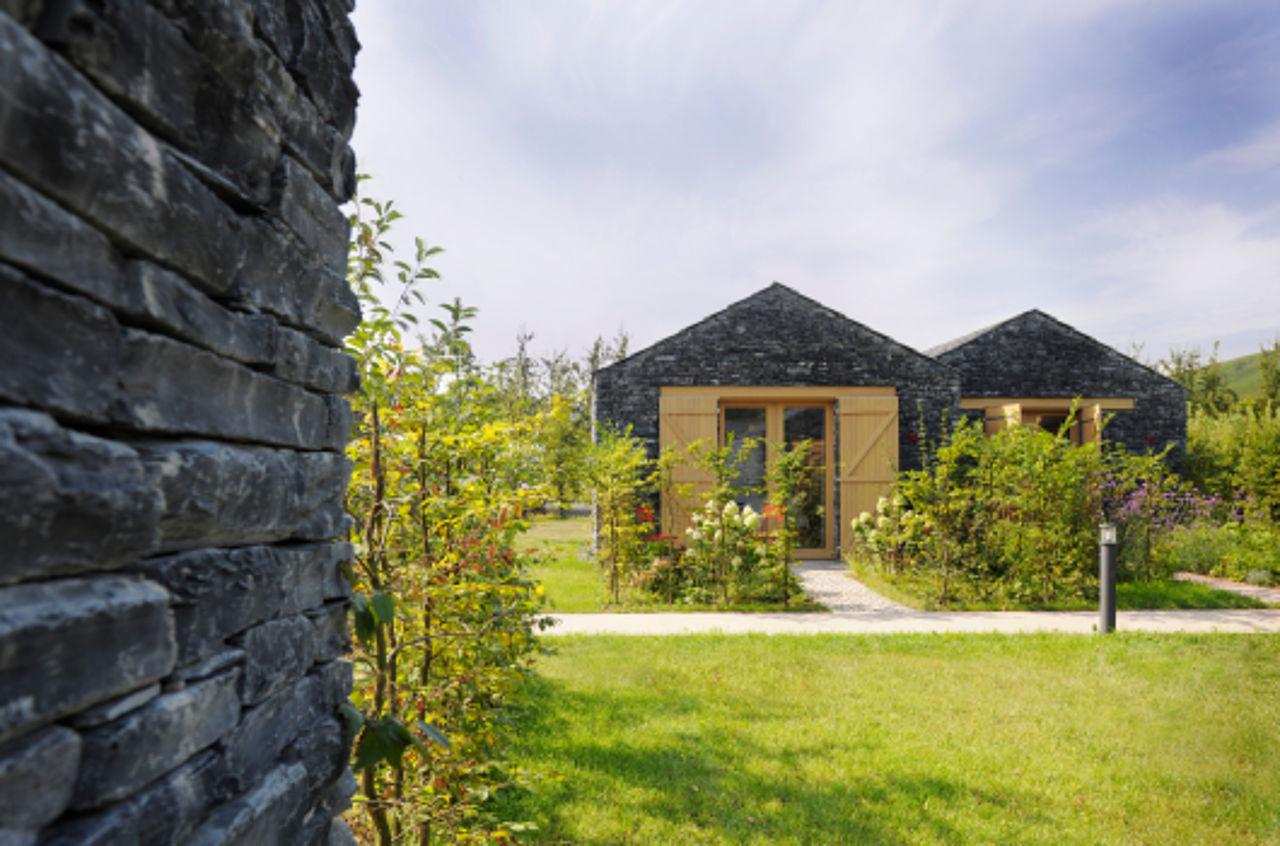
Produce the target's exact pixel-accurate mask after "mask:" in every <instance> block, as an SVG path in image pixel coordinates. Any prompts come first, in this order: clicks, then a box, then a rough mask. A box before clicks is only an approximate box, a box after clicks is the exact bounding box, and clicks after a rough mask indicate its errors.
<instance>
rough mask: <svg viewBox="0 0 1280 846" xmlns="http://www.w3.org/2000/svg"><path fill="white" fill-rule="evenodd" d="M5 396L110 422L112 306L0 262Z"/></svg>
mask: <svg viewBox="0 0 1280 846" xmlns="http://www.w3.org/2000/svg"><path fill="white" fill-rule="evenodd" d="M0 316H3V317H0V322H2V324H3V326H2V329H0V361H3V362H4V367H3V368H0V399H5V400H8V401H9V402H12V403H14V404H17V405H27V406H36V407H40V408H45V409H48V410H49V411H53V412H55V413H58V414H61V415H64V416H66V417H70V418H74V419H77V420H82V421H86V422H91V423H105V422H107V409H108V407H109V406H110V404H111V402H112V400H113V399H114V398H115V396H116V393H117V391H118V388H117V386H116V383H115V379H114V378H113V377H114V374H115V370H116V368H117V367H118V362H119V358H120V351H119V335H120V327H119V326H118V325H117V324H116V321H115V318H113V317H112V316H111V313H110V312H108V311H107V310H106V309H103V308H101V307H100V306H97V305H95V304H93V303H91V302H90V301H88V300H86V299H83V298H82V297H73V296H68V295H66V294H61V293H58V292H57V291H54V290H53V289H51V288H47V287H45V286H43V285H40V284H37V283H36V282H34V281H32V280H31V279H30V278H28V277H27V276H25V275H24V274H22V273H19V272H18V271H16V270H14V269H12V268H9V267H6V266H5V265H0Z"/></svg>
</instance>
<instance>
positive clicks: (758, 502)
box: [724, 406, 768, 513]
mask: <svg viewBox="0 0 1280 846" xmlns="http://www.w3.org/2000/svg"><path fill="white" fill-rule="evenodd" d="M767 423H768V414H767V409H765V408H763V407H758V408H756V407H735V406H729V407H727V408H725V410H724V431H725V442H726V443H728V441H729V436H730V435H732V436H733V443H734V457H735V458H736V457H742V459H743V460H742V463H741V464H739V465H738V475H737V477H736V478H735V479H734V484H735V485H737V486H738V487H740V488H749V489H750V491H749V493H747V494H746V495H744V496H739V497H738V504H739V505H750V506H751V507H752V508H754V509H755V510H756V511H759V512H761V513H763V512H764V502H765V496H764V470H765V464H764V460H765V438H766V435H767ZM747 438H752V439H754V441H755V443H754V444H753V445H752V446H751V449H750V452H748V453H747V454H746V455H745V456H744V455H743V453H742V449H743V447H742V443H743V441H744V440H746V439H747Z"/></svg>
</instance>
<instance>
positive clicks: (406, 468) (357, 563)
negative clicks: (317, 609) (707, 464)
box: [344, 199, 543, 846]
mask: <svg viewBox="0 0 1280 846" xmlns="http://www.w3.org/2000/svg"><path fill="white" fill-rule="evenodd" d="M357 209H358V212H357V214H356V215H355V217H354V219H353V236H354V243H353V246H352V252H351V259H350V265H349V277H350V281H351V284H352V285H353V287H354V288H355V290H356V291H357V293H358V294H359V296H360V299H361V301H362V304H363V306H364V310H365V320H364V322H363V323H362V325H361V326H360V328H359V329H358V331H357V332H356V333H355V334H354V335H353V336H352V337H351V339H350V341H349V348H350V351H351V352H352V353H353V354H354V355H355V356H356V359H357V361H358V362H359V367H360V374H361V379H362V390H361V392H360V393H359V394H358V395H357V396H355V397H354V398H353V404H354V408H355V411H356V414H357V417H358V421H359V423H358V426H357V431H356V433H355V437H354V438H353V439H352V441H351V443H350V445H349V447H348V452H349V455H350V457H351V459H352V461H353V462H354V472H353V476H352V481H351V486H350V489H349V491H348V498H347V506H348V510H349V512H350V514H351V516H352V517H353V518H354V528H353V529H352V535H351V539H352V541H353V542H354V544H355V550H356V554H355V560H354V561H353V563H352V565H351V570H350V574H349V576H350V578H351V580H352V583H353V585H354V589H355V595H354V602H353V618H352V628H353V630H354V634H355V639H356V646H355V652H354V655H353V657H354V660H355V662H356V679H355V690H354V691H353V694H352V698H351V703H350V705H348V706H347V707H346V708H345V709H344V710H345V716H346V718H347V721H348V726H349V729H350V730H351V732H352V734H353V736H354V741H355V743H354V758H353V761H352V767H353V769H354V770H355V771H356V773H357V774H358V777H359V781H360V790H359V792H358V794H357V796H356V810H355V812H353V813H354V814H355V815H356V816H354V817H353V818H352V822H353V824H354V827H355V828H356V829H357V830H358V831H359V832H360V833H361V834H362V835H363V838H364V839H365V840H367V841H372V842H377V843H379V844H382V846H389V844H392V843H397V844H399V843H408V842H414V843H419V844H424V845H425V844H429V843H442V842H458V841H467V842H503V841H504V838H506V836H507V835H506V834H505V833H504V832H505V831H506V829H504V827H503V825H502V823H503V821H502V820H499V819H496V818H494V817H493V816H492V815H491V814H490V813H488V811H487V806H486V804H485V800H486V799H487V797H488V796H490V795H491V794H492V793H493V792H494V791H496V790H499V789H501V788H503V787H505V786H508V785H520V784H527V783H529V782H530V781H531V779H532V778H533V777H532V776H531V775H530V774H529V773H527V772H525V771H523V770H521V769H520V768H518V767H514V766H511V765H508V764H507V763H506V761H507V759H506V756H505V750H506V747H507V744H508V742H509V741H510V737H511V731H512V716H513V714H514V712H515V709H517V708H518V706H519V703H520V702H521V700H522V697H523V693H522V691H523V688H524V684H525V680H526V676H527V673H528V671H529V666H530V661H531V659H532V657H533V654H534V651H535V640H534V630H535V619H536V617H535V615H536V613H537V611H538V609H539V591H538V589H537V587H536V586H535V585H534V583H533V582H532V581H530V580H529V579H528V578H527V575H526V573H525V570H524V562H523V561H522V560H521V558H520V556H518V555H517V552H516V549H517V546H516V536H517V534H518V533H519V532H520V531H521V530H522V529H523V528H524V523H523V521H522V520H521V515H522V514H523V513H524V511H525V510H526V509H528V508H529V507H530V506H531V505H532V504H533V503H534V502H535V501H541V499H542V497H543V492H542V490H541V489H540V487H539V486H538V482H539V480H538V479H537V478H535V477H531V475H530V467H531V466H536V462H531V461H530V460H529V459H530V456H531V455H535V454H536V453H537V430H536V428H535V427H534V426H533V425H532V424H531V423H530V422H529V421H528V420H512V419H509V418H507V417H506V416H505V415H504V414H503V413H502V408H501V405H500V403H499V402H498V400H497V397H498V393H497V391H496V390H495V389H494V387H493V385H492V383H491V381H490V380H489V379H488V378H486V376H485V375H484V374H483V373H482V372H481V371H480V370H479V369H478V368H477V367H476V365H475V362H474V359H473V357H472V356H471V354H470V349H469V347H468V345H467V343H466V335H467V333H468V331H469V329H470V327H469V325H468V321H469V320H470V319H471V318H472V317H473V316H474V310H473V309H469V308H467V307H465V306H463V305H462V304H460V303H458V302H456V301H455V302H454V303H452V304H449V305H447V306H446V307H445V312H446V314H445V316H444V317H443V318H441V319H438V320H432V321H431V326H432V329H431V333H430V335H419V336H418V343H417V344H416V345H412V346H411V345H410V339H409V338H408V337H406V336H407V335H408V334H409V332H410V331H411V330H412V329H413V328H414V320H413V317H412V315H411V314H410V313H409V312H408V311H407V310H406V309H405V305H406V304H407V303H410V302H420V301H422V299H423V295H422V292H421V290H420V285H421V284H422V283H424V282H425V281H426V280H429V279H432V278H434V277H435V275H436V274H435V272H434V271H432V270H431V269H429V268H428V267H427V266H426V262H427V261H429V260H430V259H431V258H432V256H433V255H434V254H435V253H436V252H438V250H437V249H435V248H428V247H427V246H426V245H425V244H424V243H423V242H422V241H421V240H419V241H417V242H416V255H415V257H414V261H413V262H412V263H409V262H400V261H396V262H392V261H391V258H390V252H391V248H390V246H389V245H388V244H387V243H386V233H387V232H388V230H389V228H390V227H391V225H392V224H393V222H394V221H395V220H396V218H397V217H398V213H397V212H396V211H395V210H394V208H393V207H392V205H391V204H390V203H386V204H382V203H378V202H375V201H373V200H369V199H363V200H361V201H360V204H359V205H358V207H357ZM392 271H393V272H394V277H393V278H387V277H386V276H384V273H388V274H390V273H391V272H392ZM387 289H390V290H392V291H395V293H396V296H395V297H394V299H393V304H392V305H391V306H390V307H388V306H386V305H384V304H383V302H382V300H381V299H380V297H379V296H378V295H379V292H380V291H382V290H387ZM508 828H509V827H508Z"/></svg>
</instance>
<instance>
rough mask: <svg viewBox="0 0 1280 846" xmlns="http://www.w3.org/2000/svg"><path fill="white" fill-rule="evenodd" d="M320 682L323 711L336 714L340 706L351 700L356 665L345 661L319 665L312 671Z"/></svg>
mask: <svg viewBox="0 0 1280 846" xmlns="http://www.w3.org/2000/svg"><path fill="white" fill-rule="evenodd" d="M311 675H313V676H315V677H316V679H317V680H318V681H319V682H320V696H321V700H322V704H323V710H324V711H325V713H328V714H336V713H337V712H338V706H340V705H341V704H342V703H343V702H346V701H347V700H348V699H350V698H351V684H352V682H353V681H354V679H355V665H354V664H352V663H351V662H350V661H347V660H344V659H341V658H339V659H335V660H333V661H328V662H325V663H323V664H317V665H316V667H315V669H314V670H312V671H311Z"/></svg>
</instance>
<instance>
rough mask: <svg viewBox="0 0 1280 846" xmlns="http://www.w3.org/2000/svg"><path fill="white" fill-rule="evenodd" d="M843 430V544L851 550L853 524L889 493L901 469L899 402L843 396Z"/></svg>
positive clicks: (889, 398)
mask: <svg viewBox="0 0 1280 846" xmlns="http://www.w3.org/2000/svg"><path fill="white" fill-rule="evenodd" d="M837 402H838V407H837V415H838V417H839V421H840V422H839V426H840V462H839V467H840V540H841V543H840V545H841V547H842V548H843V549H848V547H849V542H850V539H851V538H852V535H853V533H852V531H851V530H850V528H849V524H850V523H851V522H852V521H853V519H854V518H855V517H857V516H858V515H859V514H861V513H862V512H864V511H875V507H876V500H877V499H879V498H880V497H881V496H884V495H885V494H887V493H888V492H889V489H890V485H891V484H892V483H893V474H894V473H895V472H896V471H897V469H898V398H897V397H896V396H878V397H868V396H842V397H840V398H839V399H838V400H837Z"/></svg>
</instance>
